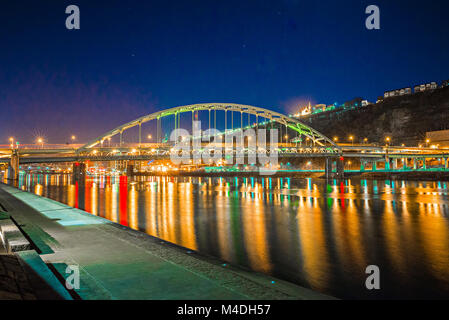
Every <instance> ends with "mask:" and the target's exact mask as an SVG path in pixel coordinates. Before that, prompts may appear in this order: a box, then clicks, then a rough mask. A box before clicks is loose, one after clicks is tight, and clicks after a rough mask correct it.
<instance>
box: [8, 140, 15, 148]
mask: <svg viewBox="0 0 449 320" xmlns="http://www.w3.org/2000/svg"><path fill="white" fill-rule="evenodd" d="M9 141H10V142H11V149H14V138H13V137H11V138H9Z"/></svg>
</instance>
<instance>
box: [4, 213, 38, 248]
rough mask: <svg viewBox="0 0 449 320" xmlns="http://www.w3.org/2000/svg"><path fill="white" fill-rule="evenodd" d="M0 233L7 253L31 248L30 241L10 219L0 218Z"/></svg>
mask: <svg viewBox="0 0 449 320" xmlns="http://www.w3.org/2000/svg"><path fill="white" fill-rule="evenodd" d="M0 235H1V239H2V242H3V246H4V247H5V250H6V252H8V253H11V252H18V251H25V250H31V249H32V247H31V244H30V242H29V241H28V240H27V239H26V238H25V237H24V235H23V234H22V232H21V231H20V230H19V228H18V227H17V226H16V225H15V223H14V222H13V221H12V220H11V219H3V220H0Z"/></svg>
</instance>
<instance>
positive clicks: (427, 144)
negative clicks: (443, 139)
mask: <svg viewBox="0 0 449 320" xmlns="http://www.w3.org/2000/svg"><path fill="white" fill-rule="evenodd" d="M429 143H430V139H427V140H426V147H429Z"/></svg>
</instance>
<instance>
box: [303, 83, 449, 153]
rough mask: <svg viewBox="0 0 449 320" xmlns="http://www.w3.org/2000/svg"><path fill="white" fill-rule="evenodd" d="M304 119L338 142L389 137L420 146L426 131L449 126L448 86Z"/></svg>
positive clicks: (375, 140) (394, 142)
mask: <svg viewBox="0 0 449 320" xmlns="http://www.w3.org/2000/svg"><path fill="white" fill-rule="evenodd" d="M302 121H303V122H305V123H307V124H309V125H311V126H312V127H313V128H315V129H317V130H318V131H320V132H322V133H323V134H325V135H327V136H328V137H330V138H333V137H338V138H339V142H345V141H348V137H349V136H350V135H353V136H354V142H355V143H358V142H362V141H363V139H364V138H368V139H369V141H370V142H380V143H383V141H384V139H385V137H386V136H390V137H391V138H392V141H393V144H396V145H399V144H402V143H404V144H407V145H417V144H419V143H422V142H423V141H424V140H425V134H426V132H427V131H436V130H446V129H449V87H446V88H443V89H437V90H435V91H431V92H422V93H417V94H413V95H410V96H403V97H394V98H389V99H386V100H384V101H383V102H381V103H378V104H373V105H370V106H368V107H364V108H359V109H356V110H350V111H344V112H341V111H340V112H335V111H334V112H329V113H322V114H316V115H314V116H311V117H309V118H304V119H302Z"/></svg>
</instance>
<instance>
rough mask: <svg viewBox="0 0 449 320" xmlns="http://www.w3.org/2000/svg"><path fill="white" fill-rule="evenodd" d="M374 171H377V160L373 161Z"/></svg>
mask: <svg viewBox="0 0 449 320" xmlns="http://www.w3.org/2000/svg"><path fill="white" fill-rule="evenodd" d="M372 171H373V172H374V171H377V161H373V170H372Z"/></svg>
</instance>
